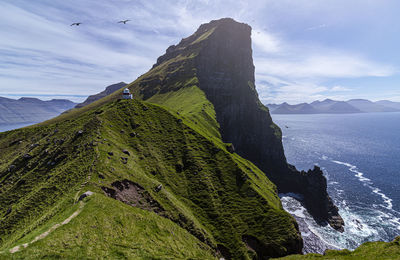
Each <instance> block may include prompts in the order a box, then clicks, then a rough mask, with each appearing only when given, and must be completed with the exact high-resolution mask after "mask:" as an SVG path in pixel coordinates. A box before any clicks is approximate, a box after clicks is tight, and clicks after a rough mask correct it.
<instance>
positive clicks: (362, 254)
mask: <svg viewBox="0 0 400 260" xmlns="http://www.w3.org/2000/svg"><path fill="white" fill-rule="evenodd" d="M279 259H282V260H283V259H285V260H292V259H293V260H297V259H299V260H301V259H321V260H380V259H385V260H398V259H400V237H397V238H396V239H395V240H393V241H392V242H388V243H387V242H367V243H364V244H362V245H361V246H359V247H358V248H357V249H356V250H354V251H349V250H347V249H345V250H327V251H326V252H325V254H324V255H320V254H307V255H303V256H302V255H291V256H287V257H283V258H279Z"/></svg>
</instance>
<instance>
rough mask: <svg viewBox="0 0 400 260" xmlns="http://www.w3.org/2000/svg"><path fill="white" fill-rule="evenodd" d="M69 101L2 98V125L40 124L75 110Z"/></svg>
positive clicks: (0, 99) (73, 104)
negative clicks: (72, 109) (67, 111)
mask: <svg viewBox="0 0 400 260" xmlns="http://www.w3.org/2000/svg"><path fill="white" fill-rule="evenodd" d="M75 105H76V103H74V102H72V101H70V100H67V99H52V100H40V99H38V98H32V97H21V98H19V99H11V98H5V97H0V124H21V123H38V122H42V121H45V120H48V119H50V118H53V117H55V116H58V115H59V114H61V113H63V112H64V111H66V110H69V109H71V108H73V107H74V106H75Z"/></svg>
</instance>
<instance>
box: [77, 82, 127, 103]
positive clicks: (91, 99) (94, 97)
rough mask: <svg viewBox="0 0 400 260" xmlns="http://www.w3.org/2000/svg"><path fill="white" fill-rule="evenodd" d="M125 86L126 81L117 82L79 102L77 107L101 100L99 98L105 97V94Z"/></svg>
mask: <svg viewBox="0 0 400 260" xmlns="http://www.w3.org/2000/svg"><path fill="white" fill-rule="evenodd" d="M124 86H126V83H125V82H119V83H116V84H112V85H110V86H108V87H106V89H105V90H103V91H102V92H100V93H97V94H95V95H91V96H89V97H88V98H87V99H86V100H85V101H83V102H82V103H80V104H77V105H76V106H75V108H80V107H84V106H87V105H89V104H91V103H93V102H95V101H96V100H99V99H101V98H103V97H105V96H108V95H110V94H112V93H114V92H115V91H117V90H119V89H121V88H123V87H124Z"/></svg>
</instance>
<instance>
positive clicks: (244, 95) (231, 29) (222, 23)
mask: <svg viewBox="0 0 400 260" xmlns="http://www.w3.org/2000/svg"><path fill="white" fill-rule="evenodd" d="M182 78H187V79H192V80H191V81H190V80H188V82H189V83H190V82H194V83H193V84H196V85H197V86H198V87H199V88H200V89H201V90H202V91H203V92H204V93H205V95H206V97H207V99H208V100H209V101H210V102H211V103H212V105H213V107H214V109H215V113H216V118H217V121H218V123H219V126H220V128H219V131H220V134H221V136H222V139H223V141H224V142H226V143H232V144H233V147H235V151H236V152H237V153H238V154H239V155H241V156H243V157H244V158H246V159H248V160H250V161H252V162H253V163H255V164H256V165H257V166H258V167H259V168H260V169H261V170H263V171H264V172H265V174H266V175H267V176H268V178H270V179H271V180H272V181H273V182H274V183H275V184H276V185H277V187H278V190H279V192H295V193H299V194H301V195H303V197H304V201H303V203H304V205H305V206H306V207H307V209H308V211H309V212H310V213H311V214H312V215H313V216H314V218H315V219H316V220H317V221H318V222H319V223H321V224H327V223H329V224H330V225H331V226H332V227H333V228H335V229H336V230H339V231H343V225H344V222H343V220H342V218H341V217H340V215H339V213H338V209H337V207H336V206H335V205H334V204H333V202H332V200H331V198H330V197H329V195H328V193H327V190H326V179H325V177H324V176H323V174H322V172H321V170H320V169H319V168H315V169H314V170H310V171H308V172H299V171H297V170H296V169H295V167H293V166H291V165H289V164H288V163H287V161H286V158H285V154H284V151H283V146H282V140H281V130H280V129H279V127H278V126H276V125H275V124H274V123H273V122H272V119H271V117H270V114H269V111H268V109H267V108H266V107H265V106H264V105H262V103H261V102H260V100H259V98H258V94H257V91H256V88H255V80H254V65H253V59H252V49H251V27H250V26H249V25H247V24H244V23H238V22H236V21H234V20H233V19H230V18H225V19H220V20H216V21H211V22H210V23H207V24H203V25H201V26H200V27H199V29H198V30H197V31H196V32H195V33H194V34H193V35H191V36H189V37H188V38H185V39H182V41H181V42H180V43H179V44H178V45H176V46H175V45H172V46H170V47H169V48H168V49H167V51H166V53H165V54H164V55H163V56H161V57H159V58H158V60H157V63H156V64H154V66H153V69H152V70H151V71H150V72H149V74H147V75H146V74H145V75H144V76H142V78H141V79H140V83H139V85H135V84H134V85H133V86H132V89H133V90H136V91H138V93H139V94H140V95H141V96H142V97H143V98H144V99H149V98H151V97H152V96H154V95H156V94H160V93H161V94H162V93H165V92H170V91H178V90H179V89H182V88H185V87H188V84H186V85H179V84H176V82H179V81H182ZM190 85H191V84H189V86H190ZM152 101H153V100H152ZM161 103H162V102H161ZM193 105H195V104H193Z"/></svg>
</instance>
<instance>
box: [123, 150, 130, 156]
mask: <svg viewBox="0 0 400 260" xmlns="http://www.w3.org/2000/svg"><path fill="white" fill-rule="evenodd" d="M122 152H123V153H124V154H126V155H128V156H130V155H131V153H130V152H129V151H128V150H126V149H123V150H122Z"/></svg>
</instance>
